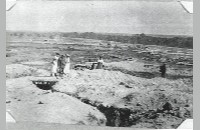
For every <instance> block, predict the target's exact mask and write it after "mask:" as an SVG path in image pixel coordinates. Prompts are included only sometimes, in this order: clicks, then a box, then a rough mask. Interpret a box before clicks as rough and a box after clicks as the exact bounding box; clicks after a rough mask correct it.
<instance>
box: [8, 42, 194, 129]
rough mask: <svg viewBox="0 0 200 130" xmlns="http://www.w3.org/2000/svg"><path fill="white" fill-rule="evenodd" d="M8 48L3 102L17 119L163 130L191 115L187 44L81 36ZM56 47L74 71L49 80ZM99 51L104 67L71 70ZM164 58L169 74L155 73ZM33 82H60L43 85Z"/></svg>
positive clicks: (56, 50)
mask: <svg viewBox="0 0 200 130" xmlns="http://www.w3.org/2000/svg"><path fill="white" fill-rule="evenodd" d="M6 49H7V54H6V56H7V65H6V79H7V80H6V87H7V89H6V92H7V94H6V96H7V99H6V107H7V109H9V110H11V113H12V114H13V115H14V116H15V117H16V119H17V120H20V121H37V122H51V123H52V122H55V123H66V124H85V125H101V126H104V125H107V126H122V127H135V128H159V129H161V128H163V129H164V128H177V126H179V125H180V124H181V122H182V121H184V119H186V118H193V74H192V71H193V69H192V63H193V61H192V50H191V49H181V48H168V47H160V46H146V47H144V46H139V45H133V44H127V43H126V44H125V43H124V44H123V43H116V42H111V43H110V44H109V46H108V42H107V41H100V40H91V39H80V38H79V39H75V38H70V39H65V44H48V43H34V41H32V42H27V41H26V40H23V39H21V41H12V42H7V48H6ZM155 50H156V51H155ZM56 52H58V53H61V54H66V53H68V54H70V55H71V73H70V75H69V76H65V77H64V78H62V79H61V78H60V79H54V78H52V77H49V75H50V69H51V64H50V62H51V61H52V58H53V56H54V55H55V53H56ZM150 52H154V53H155V52H158V53H155V54H154V53H150ZM158 54H159V55H158ZM98 56H102V57H103V58H104V60H105V67H104V69H101V70H89V69H80V70H75V69H74V66H75V65H76V64H86V63H88V61H89V60H91V59H95V58H98ZM162 57H165V58H166V59H167V63H168V64H167V75H166V78H161V77H160V73H159V65H160V62H161V58H162ZM180 62H182V63H184V64H183V65H180V64H179V63H180ZM36 79H40V80H55V81H58V82H57V83H56V84H55V85H54V86H53V90H42V89H39V88H38V87H37V86H36V85H34V84H33V82H32V80H36Z"/></svg>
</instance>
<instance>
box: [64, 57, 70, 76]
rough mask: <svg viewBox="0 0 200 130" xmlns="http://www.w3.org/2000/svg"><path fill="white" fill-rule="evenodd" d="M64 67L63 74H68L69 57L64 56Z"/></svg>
mask: <svg viewBox="0 0 200 130" xmlns="http://www.w3.org/2000/svg"><path fill="white" fill-rule="evenodd" d="M64 60H65V66H64V74H69V73H70V55H68V54H66V55H65V59H64Z"/></svg>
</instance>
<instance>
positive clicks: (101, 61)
mask: <svg viewBox="0 0 200 130" xmlns="http://www.w3.org/2000/svg"><path fill="white" fill-rule="evenodd" d="M103 63H104V61H103V58H102V57H101V56H100V57H99V59H98V61H97V69H102V68H103Z"/></svg>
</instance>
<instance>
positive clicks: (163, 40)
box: [63, 32, 193, 49]
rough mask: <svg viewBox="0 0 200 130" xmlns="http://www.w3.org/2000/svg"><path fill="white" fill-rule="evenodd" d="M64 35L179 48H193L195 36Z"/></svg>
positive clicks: (65, 35)
mask: <svg viewBox="0 0 200 130" xmlns="http://www.w3.org/2000/svg"><path fill="white" fill-rule="evenodd" d="M63 36H64V37H74V38H87V39H97V40H105V41H115V42H123V43H132V44H144V45H160V46H169V47H179V48H191V49H192V48H193V38H192V37H183V36H180V37H179V36H174V37H170V38H169V37H167V36H166V37H159V36H155V37H154V36H148V35H145V34H137V35H132V36H131V35H129V36H127V35H114V34H113V35H112V34H98V33H92V32H91V33H64V34H63Z"/></svg>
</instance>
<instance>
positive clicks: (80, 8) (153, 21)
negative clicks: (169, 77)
mask: <svg viewBox="0 0 200 130" xmlns="http://www.w3.org/2000/svg"><path fill="white" fill-rule="evenodd" d="M6 30H9V31H34V32H40V31H42V32H101V33H128V34H140V33H145V34H162V35H193V15H192V14H189V13H188V12H187V11H186V10H184V9H183V7H182V6H181V5H180V4H179V3H178V2H177V1H174V0H167V1H165V2H163V0H158V1H155V0H153V1H150V0H144V1H137V0H136V1H34V2H33V1H17V3H16V5H15V6H14V7H13V8H12V9H11V10H10V11H6Z"/></svg>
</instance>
